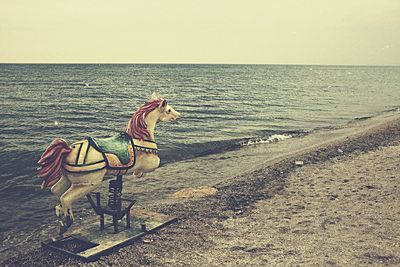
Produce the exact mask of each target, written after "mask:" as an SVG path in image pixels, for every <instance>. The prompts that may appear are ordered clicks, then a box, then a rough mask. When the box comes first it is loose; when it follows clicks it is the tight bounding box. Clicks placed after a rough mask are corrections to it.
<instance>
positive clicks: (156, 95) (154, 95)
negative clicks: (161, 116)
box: [150, 92, 160, 100]
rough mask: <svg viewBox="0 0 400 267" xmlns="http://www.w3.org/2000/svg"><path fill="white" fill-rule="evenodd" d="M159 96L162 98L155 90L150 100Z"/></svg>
mask: <svg viewBox="0 0 400 267" xmlns="http://www.w3.org/2000/svg"><path fill="white" fill-rule="evenodd" d="M159 98H160V95H159V94H157V93H156V92H153V93H152V94H151V96H150V100H156V99H159Z"/></svg>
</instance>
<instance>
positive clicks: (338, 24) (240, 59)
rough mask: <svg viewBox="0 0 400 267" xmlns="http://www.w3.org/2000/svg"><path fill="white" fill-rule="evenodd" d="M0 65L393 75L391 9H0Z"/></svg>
mask: <svg viewBox="0 0 400 267" xmlns="http://www.w3.org/2000/svg"><path fill="white" fill-rule="evenodd" d="M0 63H226V64H344V65H400V1H399V0H360V1H358V0H335V1H331V0H246V1H245V0H243V1H242V0H198V1H195V0H143V1H136V0H115V1H110V0H106V1H105V0H35V1H32V0H1V1H0Z"/></svg>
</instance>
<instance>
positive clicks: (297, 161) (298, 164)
mask: <svg viewBox="0 0 400 267" xmlns="http://www.w3.org/2000/svg"><path fill="white" fill-rule="evenodd" d="M294 164H295V165H296V166H303V165H304V161H302V160H296V161H295V162H294Z"/></svg>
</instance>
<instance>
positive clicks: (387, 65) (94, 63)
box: [0, 62, 400, 67]
mask: <svg viewBox="0 0 400 267" xmlns="http://www.w3.org/2000/svg"><path fill="white" fill-rule="evenodd" d="M0 65H277V66H285V65H291V66H360V67H368V66H370V67H399V66H400V64H331V63H328V64H321V63H186V62H181V63H176V62H175V63H166V62H163V63H155V62H147V63H131V62H0Z"/></svg>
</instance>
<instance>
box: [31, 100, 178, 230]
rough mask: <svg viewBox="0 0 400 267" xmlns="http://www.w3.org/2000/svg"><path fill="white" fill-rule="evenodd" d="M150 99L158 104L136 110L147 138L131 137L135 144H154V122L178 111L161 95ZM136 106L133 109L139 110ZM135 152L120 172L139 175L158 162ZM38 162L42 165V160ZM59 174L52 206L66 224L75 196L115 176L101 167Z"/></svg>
mask: <svg viewBox="0 0 400 267" xmlns="http://www.w3.org/2000/svg"><path fill="white" fill-rule="evenodd" d="M151 101H153V102H155V101H159V105H158V106H157V107H155V108H154V109H153V110H152V111H150V112H148V113H147V114H145V113H144V114H141V113H140V114H139V115H140V116H142V117H143V118H142V119H144V122H145V123H144V124H143V122H142V126H143V125H144V126H147V127H146V129H145V130H146V131H147V133H146V136H147V139H148V140H144V139H136V138H133V137H132V138H133V139H134V140H135V144H139V145H140V146H142V147H146V144H148V143H149V142H152V143H153V144H154V145H153V147H154V146H155V148H157V146H156V144H155V139H154V131H155V127H156V123H157V122H159V121H162V122H163V121H175V120H176V119H178V118H179V116H180V114H179V112H177V111H175V110H174V109H173V108H172V107H171V106H170V105H169V104H167V102H166V100H163V99H162V98H159V97H155V96H152V99H151ZM148 103H150V102H148ZM139 110H140V109H139ZM139 110H138V111H137V112H139ZM135 113H136V112H135ZM134 115H135V114H134ZM133 118H134V117H132V119H131V120H133ZM139 119H140V118H139ZM137 120H138V119H137ZM131 125H134V124H133V123H132V124H131V121H130V123H129V124H128V127H127V131H128V130H129V129H130V127H133V126H131ZM131 130H133V131H134V130H136V129H131ZM64 142H65V141H64ZM49 148H50V147H49ZM49 148H48V149H49ZM77 150H78V147H77V146H76V147H73V148H71V149H70V152H68V153H65V154H66V156H65V157H64V159H63V162H65V161H66V160H68V159H69V158H71V157H76V155H78V154H79V152H78V151H77ZM88 151H89V152H90V153H88V155H87V157H88V159H91V160H96V159H100V158H101V159H104V155H103V154H102V153H101V152H98V151H94V150H93V152H92V151H91V150H88ZM46 152H47V150H46ZM46 152H45V153H46ZM45 153H44V154H43V156H42V158H43V157H44V155H45ZM53 154H54V153H53ZM135 156H136V159H135V164H134V166H133V167H132V168H130V169H127V170H125V172H124V174H134V175H135V176H142V175H144V174H145V173H149V172H152V171H154V170H155V169H157V168H158V166H159V165H160V158H159V157H158V156H157V154H156V153H146V152H145V151H137V152H136V155H135ZM73 160H74V159H73ZM41 161H42V159H41ZM41 161H39V164H40V163H41ZM41 165H42V167H43V164H41ZM43 168H44V167H43ZM60 174H61V175H60V178H59V180H58V181H57V182H56V183H55V184H54V185H52V186H51V192H52V193H53V194H54V195H56V196H57V197H59V198H60V203H61V204H60V205H58V206H56V213H57V215H59V214H60V211H61V210H62V212H63V214H64V217H65V219H66V222H67V228H68V226H69V225H70V224H72V221H73V219H74V215H73V209H72V205H73V203H74V202H75V201H76V200H77V199H79V198H82V197H84V196H85V195H87V194H89V193H90V192H92V191H93V190H95V189H96V188H97V187H99V186H100V185H101V184H102V182H103V181H104V180H106V179H107V178H110V177H113V176H115V170H112V169H109V168H103V169H100V170H95V171H90V172H81V173H80V172H69V171H67V170H65V169H63V168H61V170H60ZM39 176H41V177H42V178H43V179H47V178H44V177H43V176H44V175H41V174H40V172H39ZM42 187H43V184H42Z"/></svg>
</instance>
